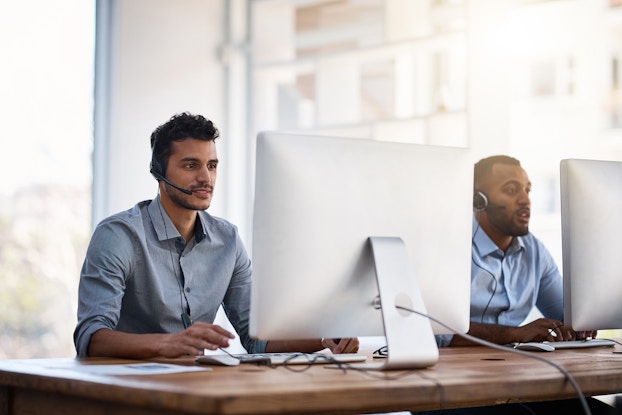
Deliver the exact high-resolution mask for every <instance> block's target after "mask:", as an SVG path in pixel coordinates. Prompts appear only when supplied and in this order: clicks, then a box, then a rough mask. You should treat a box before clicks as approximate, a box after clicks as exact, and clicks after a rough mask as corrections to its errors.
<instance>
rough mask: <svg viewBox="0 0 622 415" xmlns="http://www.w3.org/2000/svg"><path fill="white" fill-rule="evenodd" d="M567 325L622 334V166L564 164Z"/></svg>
mask: <svg viewBox="0 0 622 415" xmlns="http://www.w3.org/2000/svg"><path fill="white" fill-rule="evenodd" d="M560 179H561V189H560V190H561V215H562V251H563V254H562V255H563V273H564V324H566V325H570V326H571V327H572V328H573V329H574V330H577V331H583V330H605V329H622V239H621V235H622V162H616V161H600V160H578V159H568V160H562V161H561V164H560Z"/></svg>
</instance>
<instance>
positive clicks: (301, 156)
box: [250, 132, 473, 369]
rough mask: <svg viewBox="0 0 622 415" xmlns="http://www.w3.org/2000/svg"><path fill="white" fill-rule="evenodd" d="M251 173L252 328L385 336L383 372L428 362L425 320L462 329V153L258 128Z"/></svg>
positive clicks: (469, 184) (466, 206)
mask: <svg viewBox="0 0 622 415" xmlns="http://www.w3.org/2000/svg"><path fill="white" fill-rule="evenodd" d="M255 180H256V183H255V200H254V216H253V243H252V260H253V285H252V294H251V316H250V332H251V335H253V336H255V337H258V338H261V339H267V340H269V339H301V338H320V337H331V338H342V337H363V336H385V337H386V340H387V345H388V350H389V352H388V355H389V356H388V358H387V359H386V360H385V361H384V362H383V363H382V364H381V366H382V367H381V368H385V369H386V368H412V367H426V366H430V365H433V364H434V363H435V362H436V361H437V359H438V349H437V347H436V342H435V340H434V336H433V334H445V333H449V331H448V329H447V328H445V327H443V326H441V325H439V324H436V323H435V322H431V321H430V320H429V319H428V318H426V317H424V316H423V315H426V314H427V315H430V316H432V317H434V318H436V319H438V320H439V321H441V322H443V323H444V324H446V325H448V326H449V327H452V328H455V330H457V331H458V332H466V331H467V330H468V327H469V302H470V298H469V297H470V267H471V221H472V202H473V200H472V196H473V195H472V189H473V161H472V158H471V154H470V151H469V150H468V149H465V148H455V147H443V146H431V145H417V144H404V143H395V142H384V141H375V140H367V139H353V138H339V137H323V136H316V135H295V134H287V133H279V132H264V133H261V134H259V136H258V139H257V155H256V179H255ZM396 306H402V307H405V308H406V309H409V310H413V312H410V311H405V309H398V308H396ZM415 312H416V313H415ZM417 313H418V314H417Z"/></svg>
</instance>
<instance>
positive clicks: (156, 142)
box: [151, 112, 220, 172]
mask: <svg viewBox="0 0 622 415" xmlns="http://www.w3.org/2000/svg"><path fill="white" fill-rule="evenodd" d="M219 136H220V133H219V131H218V128H216V126H215V125H214V123H213V122H211V121H210V120H208V119H207V118H205V117H203V116H202V115H195V114H191V113H189V112H182V113H180V114H175V115H173V116H172V117H171V118H170V119H169V120H168V121H167V122H166V123H164V124H162V125H160V126H159V127H158V128H156V129H155V130H154V131H153V133H151V152H152V153H153V158H154V159H156V160H158V161H159V162H160V164H161V166H162V168H163V172H164V171H166V166H167V165H168V158H169V156H170V155H171V143H172V142H173V141H182V140H185V139H187V138H194V139H197V140H204V141H215V140H216V139H217V138H218V137H219Z"/></svg>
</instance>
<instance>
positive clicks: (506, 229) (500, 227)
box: [449, 156, 595, 346]
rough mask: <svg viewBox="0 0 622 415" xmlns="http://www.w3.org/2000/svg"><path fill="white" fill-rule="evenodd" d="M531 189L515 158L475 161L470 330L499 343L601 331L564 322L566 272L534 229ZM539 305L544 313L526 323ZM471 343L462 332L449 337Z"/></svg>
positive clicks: (457, 342)
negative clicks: (531, 226) (575, 328)
mask: <svg viewBox="0 0 622 415" xmlns="http://www.w3.org/2000/svg"><path fill="white" fill-rule="evenodd" d="M530 191H531V181H530V180H529V176H528V175H527V173H526V172H525V170H524V169H523V168H522V166H521V164H520V162H519V161H518V160H516V159H515V158H512V157H508V156H492V157H488V158H485V159H482V160H480V161H479V162H478V163H476V164H475V168H474V196H473V211H474V217H473V246H472V266H471V324H470V327H469V334H471V335H473V336H475V337H479V338H482V339H485V340H489V341H491V342H494V343H498V344H507V343H513V342H528V341H544V340H548V341H560V340H574V339H576V338H585V337H586V336H588V335H592V334H595V333H584V332H581V333H576V332H574V331H573V330H572V329H571V328H570V327H566V326H564V325H563V322H562V320H563V315H564V312H563V287H562V278H561V275H560V273H559V270H558V268H557V265H556V264H555V261H554V260H553V258H552V257H551V254H550V253H549V251H548V250H547V249H546V247H545V246H544V245H543V244H542V242H540V241H539V240H538V239H537V238H536V237H535V236H533V235H532V234H531V233H530V232H529V220H530V216H531V200H530V198H529V192H530ZM534 307H535V308H537V309H538V310H539V311H540V313H541V314H542V315H543V317H542V318H539V319H536V320H534V321H532V322H529V323H527V324H523V325H521V323H523V322H524V321H525V319H526V318H527V316H528V315H529V313H530V312H531V311H532V310H533V309H534ZM466 344H469V342H468V341H466V340H464V339H462V338H460V337H459V336H453V338H451V341H450V342H449V345H451V346H459V345H466Z"/></svg>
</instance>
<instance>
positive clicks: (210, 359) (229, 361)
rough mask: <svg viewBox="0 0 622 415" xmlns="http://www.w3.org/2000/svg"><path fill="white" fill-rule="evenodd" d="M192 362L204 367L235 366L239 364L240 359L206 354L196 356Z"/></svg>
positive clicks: (225, 355) (226, 355) (224, 355)
mask: <svg viewBox="0 0 622 415" xmlns="http://www.w3.org/2000/svg"><path fill="white" fill-rule="evenodd" d="M194 360H196V361H197V362H198V363H202V364H204V365H220V366H237V365H239V364H240V359H237V358H235V357H234V356H231V355H228V354H206V355H204V356H197V357H195V359H194Z"/></svg>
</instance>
